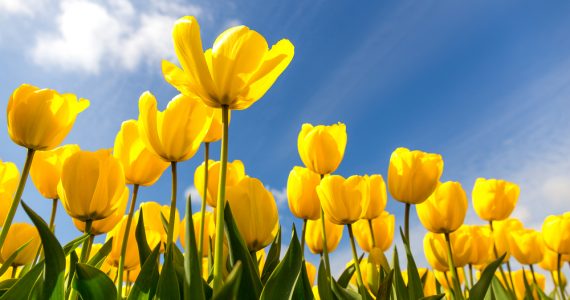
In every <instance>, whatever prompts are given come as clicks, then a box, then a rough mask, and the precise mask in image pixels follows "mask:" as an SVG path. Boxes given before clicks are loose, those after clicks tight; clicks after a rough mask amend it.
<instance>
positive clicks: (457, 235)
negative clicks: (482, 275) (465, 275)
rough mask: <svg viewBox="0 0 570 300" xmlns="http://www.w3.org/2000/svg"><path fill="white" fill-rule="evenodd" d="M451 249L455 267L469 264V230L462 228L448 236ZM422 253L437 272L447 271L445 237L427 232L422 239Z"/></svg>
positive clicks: (470, 246) (470, 245)
mask: <svg viewBox="0 0 570 300" xmlns="http://www.w3.org/2000/svg"><path fill="white" fill-rule="evenodd" d="M450 241H451V249H452V251H451V252H452V255H453V262H454V263H455V267H457V268H461V267H463V266H465V265H466V264H468V263H469V259H470V258H471V248H472V246H473V245H472V244H471V240H470V230H469V229H468V228H467V227H465V226H462V227H460V228H459V229H458V230H457V231H455V232H453V233H452V234H450ZM424 253H425V256H426V259H427V261H428V263H429V264H430V265H431V266H432V268H434V269H435V270H438V271H442V272H443V271H447V270H449V267H448V259H447V245H446V241H445V236H444V235H443V234H437V233H433V232H428V233H427V234H426V235H425V237H424Z"/></svg>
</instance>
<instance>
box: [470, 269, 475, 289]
mask: <svg viewBox="0 0 570 300" xmlns="http://www.w3.org/2000/svg"><path fill="white" fill-rule="evenodd" d="M469 281H470V282H471V288H473V285H474V283H473V265H472V264H469Z"/></svg>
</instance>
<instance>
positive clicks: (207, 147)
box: [186, 143, 210, 272]
mask: <svg viewBox="0 0 570 300" xmlns="http://www.w3.org/2000/svg"><path fill="white" fill-rule="evenodd" d="M209 156H210V143H204V192H203V193H202V206H201V207H200V216H201V220H200V235H199V236H198V258H199V259H202V253H203V251H204V238H203V236H204V227H206V226H205V225H204V224H205V220H204V219H205V218H206V197H207V196H208V159H209ZM191 220H192V218H191V216H186V222H190V221H191ZM198 265H199V266H200V272H202V264H198Z"/></svg>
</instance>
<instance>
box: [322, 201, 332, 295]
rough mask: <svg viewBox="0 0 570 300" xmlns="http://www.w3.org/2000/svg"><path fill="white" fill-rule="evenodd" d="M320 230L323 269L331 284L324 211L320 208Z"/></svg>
mask: <svg viewBox="0 0 570 300" xmlns="http://www.w3.org/2000/svg"><path fill="white" fill-rule="evenodd" d="M321 230H322V231H323V256H324V257H325V267H326V270H327V275H328V278H329V280H330V282H331V284H332V272H331V263H330V261H329V249H328V247H327V245H328V244H327V231H326V226H325V211H324V210H323V209H322V208H321Z"/></svg>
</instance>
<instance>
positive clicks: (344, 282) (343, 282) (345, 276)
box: [337, 256, 362, 288]
mask: <svg viewBox="0 0 570 300" xmlns="http://www.w3.org/2000/svg"><path fill="white" fill-rule="evenodd" d="M361 260H362V256H361V257H360V259H359V260H358V262H359V263H360V261H361ZM354 272H356V265H355V264H354V263H352V264H350V265H349V266H348V267H346V269H344V271H343V272H342V274H340V277H339V278H338V281H337V282H338V284H339V285H340V286H341V287H343V288H346V287H347V286H348V284H349V283H350V279H352V276H354Z"/></svg>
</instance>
